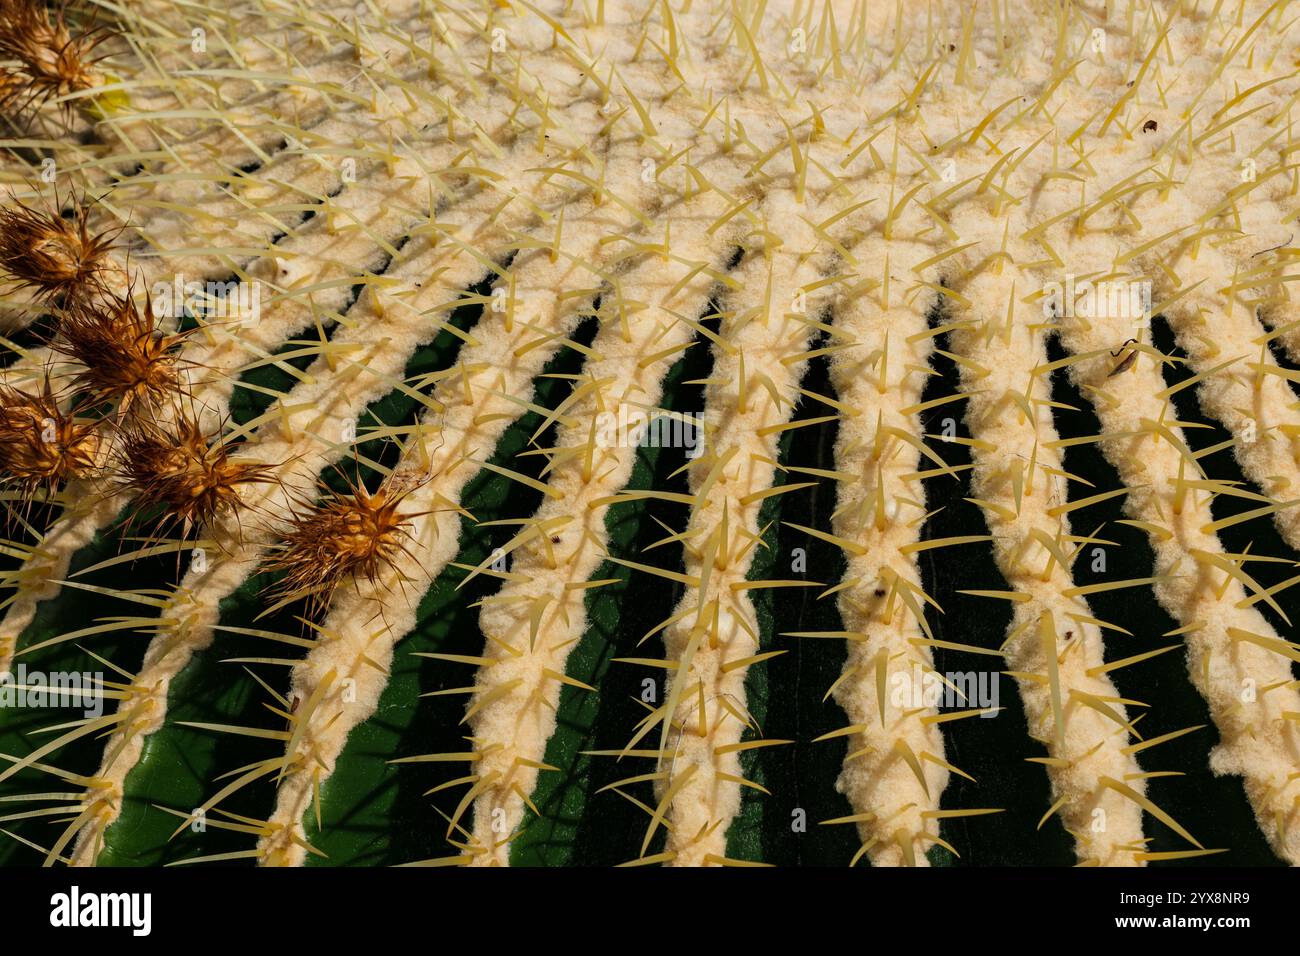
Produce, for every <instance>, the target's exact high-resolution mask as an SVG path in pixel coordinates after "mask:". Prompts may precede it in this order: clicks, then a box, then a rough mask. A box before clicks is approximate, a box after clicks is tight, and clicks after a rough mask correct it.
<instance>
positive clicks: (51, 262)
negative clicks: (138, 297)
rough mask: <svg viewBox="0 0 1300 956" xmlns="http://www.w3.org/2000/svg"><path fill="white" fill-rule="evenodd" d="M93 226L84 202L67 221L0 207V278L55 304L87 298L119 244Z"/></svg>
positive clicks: (25, 208)
mask: <svg viewBox="0 0 1300 956" xmlns="http://www.w3.org/2000/svg"><path fill="white" fill-rule="evenodd" d="M3 2H4V0H0V3H3ZM0 56H3V54H2V53H0ZM89 220H90V208H89V206H87V205H86V204H85V203H84V202H77V203H74V205H73V209H72V214H71V216H70V217H69V218H66V219H65V218H64V217H63V216H60V215H59V213H58V212H57V211H52V210H41V209H32V208H31V207H29V206H25V205H22V204H21V203H20V204H18V205H15V206H3V207H0V277H7V278H8V280H9V283H8V284H9V286H10V290H11V291H17V290H19V289H33V290H35V292H36V294H37V295H39V296H41V297H43V298H45V299H46V300H48V301H51V302H65V301H66V302H72V301H76V300H79V299H81V298H88V297H89V295H90V294H91V292H92V291H93V290H94V289H95V288H96V287H97V285H98V284H100V283H101V282H102V280H103V278H104V274H105V273H106V272H107V271H108V270H109V269H110V267H111V265H112V263H111V261H110V259H109V255H108V253H109V250H110V249H111V248H112V247H113V242H114V240H115V239H116V235H115V234H114V235H110V233H109V232H101V233H92V232H91V230H90V224H89Z"/></svg>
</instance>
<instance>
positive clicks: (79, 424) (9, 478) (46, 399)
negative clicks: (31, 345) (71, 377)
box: [0, 379, 100, 501]
mask: <svg viewBox="0 0 1300 956" xmlns="http://www.w3.org/2000/svg"><path fill="white" fill-rule="evenodd" d="M98 425H99V423H98V422H97V421H94V420H88V419H84V418H78V417H76V415H75V413H65V412H63V411H62V410H61V409H60V408H59V402H58V399H57V397H56V396H55V394H54V392H53V390H52V389H51V388H50V383H49V380H48V379H47V380H46V381H45V384H44V387H43V388H42V390H41V391H40V392H39V393H37V394H32V393H30V392H26V391H22V390H20V389H17V388H13V387H10V386H7V385H0V486H3V485H6V484H7V485H13V486H16V487H17V488H18V489H19V490H20V492H21V494H22V498H23V499H25V500H27V501H30V500H31V499H32V498H33V497H34V496H35V495H36V493H37V492H38V491H40V490H41V489H46V490H47V491H54V490H55V489H57V488H58V487H59V486H60V485H62V484H63V483H64V482H65V481H67V480H68V479H70V478H86V477H89V476H91V475H92V474H93V473H94V472H95V469H96V463H97V461H98V457H99V451H100V435H99V431H98Z"/></svg>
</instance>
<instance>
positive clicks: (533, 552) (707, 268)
mask: <svg viewBox="0 0 1300 956" xmlns="http://www.w3.org/2000/svg"><path fill="white" fill-rule="evenodd" d="M723 212H725V208H723V207H722V203H721V201H720V197H718V196H717V195H716V194H714V193H708V194H705V195H704V196H701V197H700V198H699V201H698V202H696V203H689V202H683V203H682V204H681V205H680V206H677V207H674V209H673V222H674V223H675V224H677V232H676V234H675V235H674V237H673V246H672V248H673V253H672V258H670V259H669V258H664V259H660V258H652V259H651V260H650V261H649V262H648V263H647V264H646V266H645V267H643V268H641V269H639V270H637V271H636V272H635V273H634V274H633V275H631V276H629V277H628V278H627V279H625V280H624V281H622V282H620V283H619V287H618V294H619V298H620V300H621V301H623V302H627V303H629V304H636V305H633V308H636V307H638V305H639V311H637V312H636V314H635V315H633V316H632V317H631V318H629V319H628V320H627V323H626V327H625V326H624V324H623V323H622V322H621V321H620V320H619V319H618V318H610V319H607V320H606V321H605V324H604V325H603V327H602V329H601V332H600V334H599V335H598V336H597V337H596V339H595V341H594V342H593V343H592V349H593V351H594V353H595V354H594V355H593V356H592V358H591V359H590V360H589V361H588V362H587V363H586V365H584V367H583V371H582V376H583V379H584V382H583V385H582V386H580V388H582V389H584V390H583V391H582V392H581V397H578V398H577V400H576V401H573V402H572V403H566V404H565V406H564V408H563V413H564V417H565V419H566V420H568V421H569V422H570V424H568V425H566V426H565V427H564V428H563V429H562V430H561V431H560V434H559V437H558V440H557V448H558V449H561V450H562V451H561V452H560V455H559V456H557V458H556V459H555V460H554V461H555V464H554V467H553V468H552V469H551V471H550V479H549V481H548V482H547V486H548V489H549V490H548V492H547V498H546V500H545V501H544V502H543V504H542V507H541V508H540V509H539V510H538V511H537V513H536V514H535V515H534V516H533V518H532V523H533V525H534V526H535V527H536V528H537V529H538V533H537V535H536V536H535V537H534V538H532V539H531V540H530V541H529V542H528V543H527V544H526V545H524V546H522V547H520V548H519V549H517V550H516V551H515V552H514V554H515V555H516V557H515V559H514V562H513V564H512V567H511V573H512V575H513V576H512V577H511V578H510V579H509V580H507V581H506V582H505V583H504V584H503V585H502V588H501V591H500V592H499V593H498V594H497V595H495V596H493V597H492V598H490V599H489V601H488V602H487V603H486V605H485V607H484V609H483V612H482V614H481V615H480V619H479V625H480V627H481V628H482V630H483V633H484V634H485V635H486V636H487V637H488V640H487V641H486V642H485V644H484V657H485V660H486V663H485V664H483V665H482V666H481V667H480V668H479V672H478V677H477V680H476V693H475V696H474V698H473V699H472V703H471V706H472V707H474V706H476V707H477V708H478V709H477V710H475V711H474V713H473V716H472V717H471V718H470V721H469V723H470V726H471V729H472V731H473V738H474V741H475V753H476V754H477V755H478V759H477V760H476V761H475V763H474V767H473V771H474V777H475V778H476V780H475V787H474V789H475V790H478V791H479V794H478V796H477V797H476V799H475V801H474V820H473V834H472V847H473V848H474V850H475V852H474V854H473V856H474V859H473V862H474V863H475V864H504V863H506V862H507V855H508V851H509V842H508V841H509V839H510V837H511V836H513V835H514V834H515V833H516V831H517V830H518V828H519V826H520V824H521V823H522V821H523V816H524V812H525V809H526V806H527V803H526V800H527V798H528V796H529V794H531V793H532V791H533V788H534V786H535V785H536V782H537V776H538V768H539V766H540V765H542V764H544V759H543V758H544V757H545V753H546V742H547V741H548V740H549V739H550V737H551V734H552V733H553V732H554V730H555V713H556V708H557V707H558V704H559V697H560V691H561V684H562V682H563V680H562V678H563V676H564V673H565V664H566V662H567V660H568V656H569V652H570V651H571V650H572V649H573V648H574V647H575V646H576V645H577V643H578V641H579V640H580V639H581V638H582V635H583V634H584V633H585V631H586V629H587V615H586V606H585V602H586V596H587V590H586V589H585V588H584V587H582V585H583V584H585V583H586V582H587V581H588V580H589V579H590V578H591V576H592V574H593V573H594V572H595V570H596V568H597V567H598V565H599V564H600V562H601V560H602V558H603V557H604V552H605V548H606V546H607V544H608V540H609V534H608V531H607V530H606V527H605V519H606V513H607V511H608V508H609V503H610V499H611V497H612V496H613V495H615V494H616V493H617V492H618V491H620V490H621V489H622V488H623V487H624V486H625V485H626V484H627V481H628V479H629V478H630V477H631V474H632V467H633V465H634V464H635V461H636V456H637V454H638V452H637V447H636V439H635V435H630V434H625V433H623V432H622V430H621V429H620V431H619V432H618V433H616V434H615V435H614V436H613V437H614V439H615V443H614V444H613V445H608V446H607V445H604V444H599V445H598V444H597V440H598V437H597V435H596V433H595V427H594V426H595V423H596V420H597V419H596V416H597V415H599V414H605V415H610V416H615V417H617V416H618V415H619V410H620V409H621V408H623V409H628V410H630V411H631V412H632V413H633V414H635V413H636V412H638V411H641V410H648V414H650V415H652V416H653V415H654V414H655V412H654V409H655V407H656V406H657V405H658V403H659V399H660V397H661V396H662V394H663V390H662V379H663V376H664V374H665V373H666V372H667V371H668V368H669V366H670V365H671V363H672V362H673V361H674V360H675V359H676V358H677V356H678V355H679V353H680V351H681V350H682V349H683V348H684V347H685V346H686V345H688V344H689V343H690V341H691V335H692V333H693V330H692V329H691V328H690V326H689V325H687V324H686V323H685V322H682V321H680V320H679V319H678V318H677V316H678V315H686V316H696V315H698V314H700V313H701V312H702V311H703V306H704V304H705V302H706V301H707V296H708V292H709V289H710V288H711V287H712V286H713V285H714V281H715V280H714V279H713V275H716V274H717V272H718V271H719V270H720V268H721V267H722V265H723V263H722V262H720V261H717V252H716V250H717V243H716V242H714V241H712V239H711V237H709V236H708V235H707V234H706V229H707V227H708V226H709V225H711V224H712V223H713V222H714V220H715V219H716V218H717V217H718V216H719V215H721V214H722V213H723ZM711 259H713V261H710V260H711ZM701 267H703V268H701ZM683 283H684V284H683ZM674 313H676V314H674ZM588 383H589V384H588ZM703 438H704V436H702V435H698V436H697V441H702V440H703ZM555 538H558V539H559V541H558V543H556V542H555V541H554V539H555ZM498 811H503V813H499V812H498Z"/></svg>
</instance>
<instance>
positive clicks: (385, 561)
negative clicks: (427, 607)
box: [267, 481, 422, 613]
mask: <svg viewBox="0 0 1300 956" xmlns="http://www.w3.org/2000/svg"><path fill="white" fill-rule="evenodd" d="M348 484H349V490H348V492H347V493H342V494H340V493H337V492H333V491H327V492H326V493H325V494H324V495H323V496H322V497H321V498H320V499H319V500H318V501H313V502H310V503H306V504H305V506H304V507H303V509H302V510H301V511H300V512H298V513H296V514H294V515H293V516H292V517H291V519H290V526H289V528H288V530H286V531H285V532H284V533H283V538H284V540H283V541H282V542H281V543H280V544H279V545H277V546H276V548H275V550H274V553H273V557H272V558H271V560H270V561H269V562H268V563H267V569H268V570H271V571H282V572H284V576H283V577H282V578H281V579H280V581H279V583H278V584H277V585H275V586H274V587H272V588H271V589H269V590H270V592H271V594H272V595H273V596H274V597H275V598H277V599H278V600H279V601H280V602H288V601H292V600H296V599H298V598H302V597H306V598H309V599H310V601H311V606H312V610H313V613H316V612H319V611H320V610H322V609H323V608H325V607H326V606H328V604H329V601H330V597H331V596H332V595H333V593H334V590H335V589H336V588H337V587H338V586H339V585H340V584H342V583H343V581H344V580H345V579H347V578H352V579H353V580H354V581H355V580H357V579H364V580H366V581H369V582H370V583H371V584H374V583H376V582H377V581H378V579H379V575H380V574H381V573H382V572H383V571H384V569H385V568H388V567H390V566H391V565H392V563H393V561H394V560H396V558H397V556H398V555H399V554H401V553H403V552H406V553H407V554H409V552H407V551H406V546H405V543H404V540H403V539H405V538H409V537H410V524H411V521H412V519H414V518H418V517H419V516H420V514H422V512H421V513H415V512H403V511H401V510H399V509H400V507H401V504H402V501H403V500H404V499H405V498H406V496H407V495H408V494H409V493H410V489H409V488H406V489H401V488H399V489H396V490H394V489H393V488H391V487H381V488H380V489H379V490H378V491H376V492H375V493H374V494H370V493H369V492H368V491H367V490H366V489H365V487H364V486H363V485H361V484H360V483H354V482H352V481H349V482H348Z"/></svg>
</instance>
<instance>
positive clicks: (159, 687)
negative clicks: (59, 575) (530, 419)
mask: <svg viewBox="0 0 1300 956" xmlns="http://www.w3.org/2000/svg"><path fill="white" fill-rule="evenodd" d="M525 165H526V163H525V161H523V160H522V158H520V159H518V160H516V167H515V168H514V169H512V170H510V174H511V175H513V176H522V175H523V174H524V166H525ZM499 206H500V200H499V199H498V197H497V196H496V194H495V193H493V192H492V191H484V192H483V193H481V194H480V195H478V196H476V197H475V198H473V199H471V200H470V201H469V202H467V203H465V204H463V205H462V206H458V207H457V209H456V211H455V213H454V214H449V216H448V218H447V220H445V221H444V222H443V223H442V226H443V228H444V229H445V230H446V231H447V233H448V234H454V232H455V231H456V230H455V228H454V227H455V224H457V223H458V222H459V224H460V225H462V227H463V229H464V231H465V232H466V233H467V236H466V239H469V238H471V237H472V238H473V239H474V240H475V241H477V242H480V243H484V244H485V245H486V244H490V243H492V242H493V237H492V236H491V235H490V233H491V232H493V231H496V232H497V233H498V235H497V237H496V240H495V241H497V242H500V241H502V239H503V238H504V236H503V235H502V231H503V227H504V226H505V225H506V223H507V222H509V220H506V222H502V223H498V222H496V221H495V216H496V212H497V210H498V208H499ZM520 224H522V223H520ZM415 245H416V246H417V248H416V249H412V250H410V252H409V253H408V255H409V258H405V259H403V261H401V262H399V263H397V264H396V265H395V267H394V268H393V269H391V270H390V272H389V275H391V276H392V277H393V278H394V279H396V280H401V281H404V282H405V283H406V284H407V289H408V295H407V296H406V297H405V298H404V300H403V299H399V298H397V297H396V296H393V295H384V294H383V293H378V292H371V293H368V294H367V295H366V297H365V298H364V299H363V300H362V302H361V303H359V306H360V312H359V314H358V315H356V316H354V317H353V319H354V321H353V323H352V324H350V325H349V326H348V327H346V328H344V329H342V330H341V331H340V332H339V334H338V335H336V336H335V337H334V339H333V340H332V343H333V344H334V345H335V346H339V347H346V350H344V349H343V348H340V351H342V353H343V354H344V355H348V354H349V353H352V354H351V355H350V357H349V360H348V361H347V363H346V364H344V365H343V368H342V370H341V371H340V372H339V373H338V374H336V375H327V374H325V373H326V372H328V371H329V370H330V366H331V364H332V360H331V359H330V358H328V357H323V358H321V359H319V360H318V361H317V362H316V363H314V364H313V366H312V367H311V368H310V369H309V370H308V375H307V377H306V378H305V379H304V381H303V382H301V383H300V384H299V385H298V386H297V387H295V388H294V389H293V390H292V391H291V392H290V393H289V394H288V395H287V396H286V397H285V398H284V399H283V401H282V402H281V403H280V406H279V407H280V408H281V409H283V414H282V415H279V416H274V415H273V416H271V417H269V418H268V421H267V424H266V425H265V426H264V427H263V429H261V430H260V432H259V434H258V436H257V441H256V444H255V447H256V449H257V452H256V453H257V454H258V455H259V456H262V458H263V460H266V461H271V462H285V463H287V464H286V466H285V467H284V468H283V469H282V470H280V471H279V472H278V473H277V477H278V478H279V480H280V481H281V482H282V483H283V484H284V488H283V489H281V488H279V487H275V486H265V487H264V488H262V489H258V490H254V491H252V492H250V493H247V494H246V495H245V503H246V505H247V507H248V508H249V509H254V510H256V511H260V512H261V513H263V514H284V513H286V512H287V511H288V510H289V509H290V508H291V504H290V501H289V498H288V496H289V495H290V494H293V493H296V494H297V495H298V496H299V497H307V498H308V499H310V497H311V496H313V495H314V494H315V481H316V479H317V477H318V476H319V475H320V474H321V473H322V472H323V470H324V469H325V468H326V467H327V466H328V465H329V464H330V463H331V462H332V461H336V460H338V459H339V458H341V457H342V456H343V455H344V454H346V452H347V448H348V446H349V444H350V442H349V441H347V440H346V437H345V435H346V429H347V428H348V426H350V425H351V426H353V427H355V423H356V421H357V419H358V417H359V416H360V415H361V413H362V412H363V411H364V410H365V407H366V406H367V405H368V404H369V403H370V402H371V401H374V400H375V399H377V398H380V397H382V396H383V395H385V394H387V393H388V391H390V390H391V387H392V382H393V381H395V380H399V379H400V377H401V374H402V370H403V369H404V367H405V365H406V363H407V361H408V360H409V358H410V356H411V355H412V354H413V353H414V352H415V349H416V348H418V347H419V345H421V344H423V343H425V342H427V341H429V340H430V339H431V338H432V337H433V335H434V334H435V333H436V331H437V326H436V325H435V324H434V323H432V322H430V321H428V320H427V318H426V317H425V315H424V312H425V310H426V309H430V308H438V307H443V308H445V307H446V306H447V304H448V303H449V302H452V301H454V296H455V294H456V292H457V290H459V289H461V288H463V287H464V286H465V285H468V284H470V283H472V282H473V281H474V279H475V278H476V277H477V276H478V275H479V274H480V273H481V270H482V265H481V263H479V262H478V261H477V260H475V259H474V258H472V257H470V256H467V255H466V254H465V253H464V251H463V247H462V246H459V245H453V244H451V243H437V244H434V243H433V242H432V241H428V240H418V241H417V242H416V243H415ZM421 246H422V247H423V248H419V247H421ZM449 246H450V248H448V247H449ZM429 275H434V276H436V277H437V278H436V280H435V281H430V282H423V281H422V280H421V279H420V278H417V277H423V276H429ZM416 283H420V286H419V287H418V288H417V287H416ZM333 361H337V360H333ZM340 364H342V363H340ZM313 372H315V374H314V375H313V374H312V373H313ZM344 384H347V385H348V386H349V387H347V388H343V387H342V386H343V385H344ZM415 510H417V511H418V510H420V509H418V508H417V509H415ZM214 530H217V531H218V532H219V533H218V535H217V537H216V542H217V555H216V556H214V558H213V560H212V561H211V562H210V563H209V566H208V568H207V569H206V570H204V571H198V570H191V571H190V572H189V573H188V574H187V575H186V577H185V579H184V580H183V581H182V582H181V585H180V587H179V588H178V590H177V592H176V598H175V601H174V603H173V604H172V606H170V607H168V608H165V609H164V611H163V614H162V617H163V619H164V621H165V622H167V626H165V627H164V628H163V629H162V630H161V631H160V633H159V635H158V636H157V637H156V638H155V639H154V641H153V642H152V643H151V645H150V650H149V651H148V652H146V659H145V666H144V668H142V670H141V671H140V672H139V673H138V674H137V676H136V680H135V682H134V685H135V687H136V688H137V689H138V692H139V699H138V700H137V701H136V702H135V705H136V706H137V707H139V708H141V709H142V711H143V712H144V713H147V714H149V715H150V718H149V721H148V723H147V724H146V725H145V726H144V727H143V728H140V727H134V726H133V727H131V728H129V729H128V730H127V732H126V733H127V736H128V737H129V739H130V741H131V743H124V744H123V745H122V746H121V747H120V748H119V747H114V746H110V747H109V748H108V751H107V752H108V754H109V756H110V758H111V759H110V761H109V763H108V764H107V765H106V766H104V767H102V768H101V772H100V773H99V774H98V775H97V780H99V781H102V783H101V784H100V787H99V789H101V790H105V791H107V792H108V794H109V796H108V797H107V798H106V799H105V804H104V809H103V811H102V812H101V814H100V815H99V816H98V817H97V818H96V821H97V822H96V823H95V825H93V826H91V827H89V828H87V829H86V830H85V831H84V832H83V835H82V837H81V838H80V842H79V847H81V848H85V849H86V851H89V850H92V849H94V848H95V846H96V845H97V842H98V841H99V839H100V838H101V836H102V830H103V828H104V827H106V826H107V825H108V824H110V823H111V822H112V821H113V820H114V819H116V818H117V815H118V813H119V812H120V806H119V799H120V795H121V794H120V787H121V783H122V781H124V780H125V777H126V774H127V773H128V772H129V771H130V768H131V767H133V766H134V765H135V762H136V761H137V760H138V759H139V754H140V748H141V747H142V745H143V738H144V737H145V736H147V734H148V733H150V732H152V731H153V730H154V729H156V728H157V727H158V726H160V725H161V721H162V719H163V717H164V715H165V712H166V700H167V688H168V686H169V685H170V681H171V678H172V677H173V676H175V674H176V673H178V672H179V670H180V668H181V667H183V666H184V665H185V664H186V663H187V662H188V661H189V659H190V658H191V657H192V656H193V654H194V653H196V652H198V651H200V650H202V649H204V648H205V647H207V646H208V645H209V644H210V643H211V642H212V639H213V637H214V635H215V630H214V629H215V627H216V624H217V620H216V618H217V615H216V608H217V606H218V602H219V601H220V600H222V599H223V598H225V597H226V596H228V595H229V594H231V593H232V592H233V591H234V590H235V589H236V588H237V587H239V585H240V584H242V583H243V581H244V580H245V579H246V578H247V577H248V576H249V575H250V574H252V573H253V571H254V570H256V568H257V566H258V563H259V562H260V561H261V560H262V558H263V557H264V556H265V554H266V552H267V550H268V548H269V547H270V545H271V544H272V543H273V542H274V541H275V529H273V528H271V527H268V526H266V525H265V524H261V525H259V526H256V527H251V528H250V527H243V526H242V524H241V525H240V526H234V525H232V526H228V527H224V528H221V529H214ZM173 629H174V632H173ZM79 852H80V851H79ZM96 852H97V851H96Z"/></svg>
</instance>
